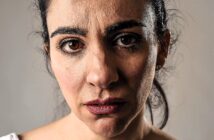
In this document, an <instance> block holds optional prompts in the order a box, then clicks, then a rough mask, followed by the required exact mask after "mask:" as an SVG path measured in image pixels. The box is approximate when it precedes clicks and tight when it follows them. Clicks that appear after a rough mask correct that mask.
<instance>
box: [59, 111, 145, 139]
mask: <svg viewBox="0 0 214 140" xmlns="http://www.w3.org/2000/svg"><path fill="white" fill-rule="evenodd" d="M63 122H64V123H62V125H63V126H65V127H63V129H61V130H60V131H61V132H62V133H61V134H62V135H63V138H62V139H65V140H70V139H78V140H85V138H87V140H130V139H132V140H142V139H143V137H144V136H145V135H147V133H148V128H149V127H148V125H147V123H146V121H145V119H144V117H143V113H140V114H138V116H136V118H135V119H134V120H133V121H132V122H131V124H129V126H128V128H127V129H126V130H125V131H124V132H122V134H120V135H118V136H115V137H111V138H109V137H102V136H99V135H96V134H95V133H94V132H93V131H91V130H90V129H89V128H88V127H87V126H86V125H85V124H84V123H83V122H82V121H80V120H79V119H78V118H77V117H76V116H75V115H74V114H73V113H71V114H69V115H68V116H67V117H66V118H65V119H64V121H63Z"/></svg>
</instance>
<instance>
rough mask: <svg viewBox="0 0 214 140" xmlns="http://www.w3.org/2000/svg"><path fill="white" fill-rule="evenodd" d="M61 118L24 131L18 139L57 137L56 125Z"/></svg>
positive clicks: (37, 139) (35, 139) (34, 139)
mask: <svg viewBox="0 0 214 140" xmlns="http://www.w3.org/2000/svg"><path fill="white" fill-rule="evenodd" d="M60 122H61V120H58V121H55V122H52V123H49V124H47V125H44V126H41V127H39V128H36V129H33V130H30V131H27V132H24V133H22V134H20V135H19V138H20V140H41V139H51V140H57V139H59V137H58V134H57V133H56V132H57V130H56V129H57V127H56V126H57V125H58V123H60Z"/></svg>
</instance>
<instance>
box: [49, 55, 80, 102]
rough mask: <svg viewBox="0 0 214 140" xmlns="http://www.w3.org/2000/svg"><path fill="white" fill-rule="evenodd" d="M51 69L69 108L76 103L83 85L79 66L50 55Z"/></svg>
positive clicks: (66, 59) (65, 59)
mask: <svg viewBox="0 0 214 140" xmlns="http://www.w3.org/2000/svg"><path fill="white" fill-rule="evenodd" d="M51 67H52V70H53V72H54V75H55V77H56V80H57V82H58V84H59V86H60V89H61V91H62V94H63V96H64V97H65V99H66V101H67V103H68V104H69V106H72V105H71V103H75V102H77V101H78V100H79V99H78V97H79V96H78V95H79V94H78V93H79V90H80V89H81V87H82V85H83V84H82V83H83V73H81V65H78V66H77V65H75V64H74V63H73V62H72V61H70V60H69V59H68V58H65V57H62V56H60V55H52V59H51Z"/></svg>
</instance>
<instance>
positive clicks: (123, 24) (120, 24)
mask: <svg viewBox="0 0 214 140" xmlns="http://www.w3.org/2000/svg"><path fill="white" fill-rule="evenodd" d="M133 27H146V26H145V25H144V24H143V23H142V22H139V21H135V20H128V21H122V22H118V23H115V24H113V25H110V26H109V27H107V28H106V30H105V33H106V34H112V33H114V32H117V31H119V30H123V29H128V28H133Z"/></svg>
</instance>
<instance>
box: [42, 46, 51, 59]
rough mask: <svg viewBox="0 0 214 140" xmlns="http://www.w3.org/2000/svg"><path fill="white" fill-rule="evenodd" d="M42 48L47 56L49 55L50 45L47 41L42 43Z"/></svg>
mask: <svg viewBox="0 0 214 140" xmlns="http://www.w3.org/2000/svg"><path fill="white" fill-rule="evenodd" d="M43 50H44V52H45V55H46V56H47V57H49V56H50V46H49V44H48V43H45V44H44V45H43Z"/></svg>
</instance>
